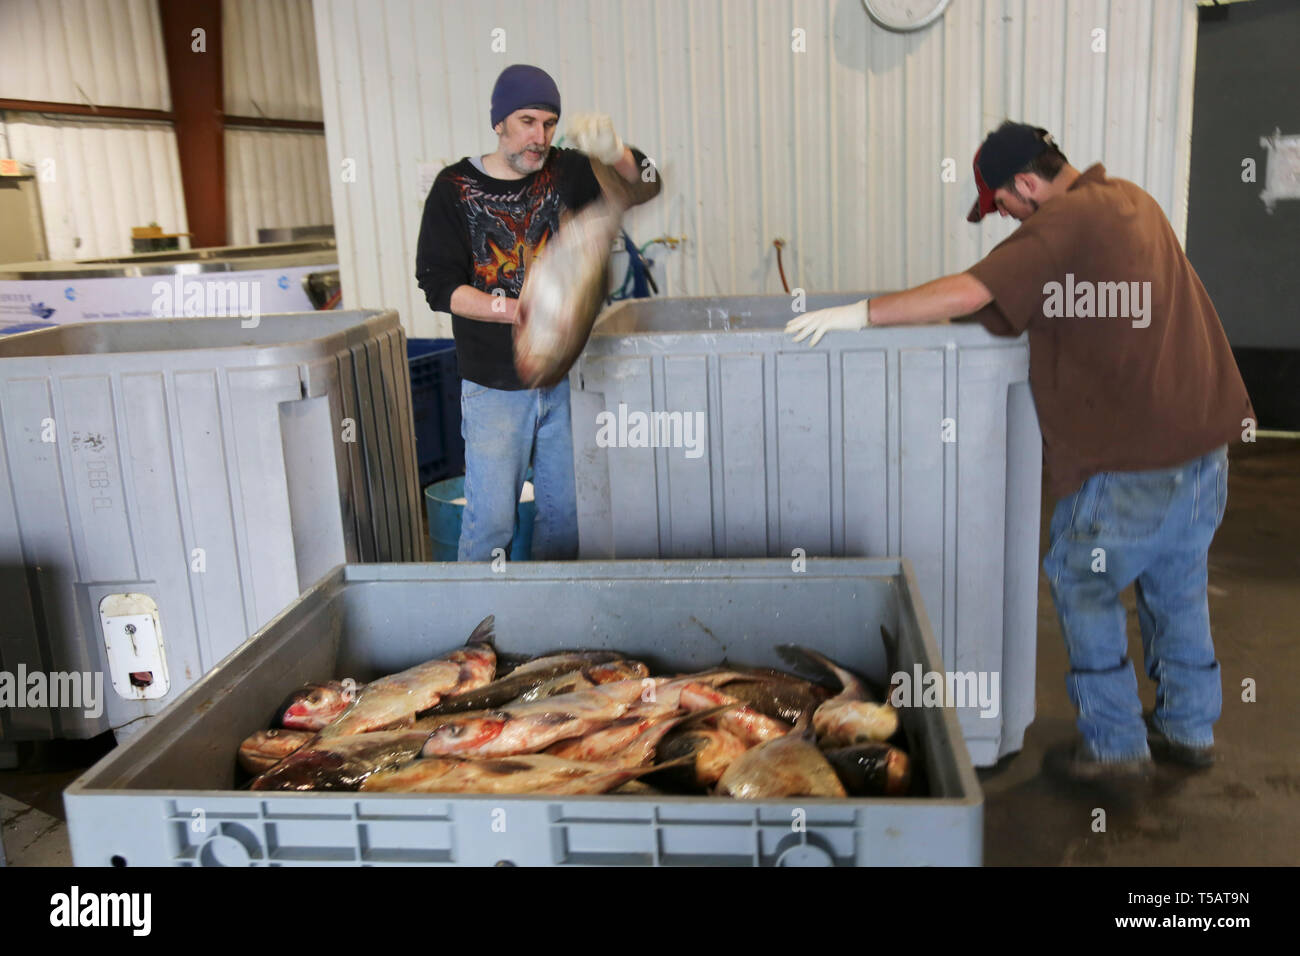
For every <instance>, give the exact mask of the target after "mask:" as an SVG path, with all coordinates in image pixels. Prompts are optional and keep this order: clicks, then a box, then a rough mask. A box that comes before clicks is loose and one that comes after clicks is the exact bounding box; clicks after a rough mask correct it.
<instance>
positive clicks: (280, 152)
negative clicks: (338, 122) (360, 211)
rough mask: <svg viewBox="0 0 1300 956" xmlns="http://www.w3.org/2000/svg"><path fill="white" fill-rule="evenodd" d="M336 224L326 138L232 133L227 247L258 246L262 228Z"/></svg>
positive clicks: (263, 131)
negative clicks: (326, 154)
mask: <svg viewBox="0 0 1300 956" xmlns="http://www.w3.org/2000/svg"><path fill="white" fill-rule="evenodd" d="M332 220H333V212H332V211H331V209H330V191H329V183H328V182H327V181H326V168H325V135H324V134H323V133H312V132H302V133H299V132H289V131H277V130H266V129H229V128H227V130H226V221H227V223H228V226H229V235H228V236H227V239H226V241H227V242H229V243H230V244H231V245H232V246H241V245H253V244H255V243H256V242H257V230H258V229H271V228H275V227H278V226H318V225H323V224H326V223H329V222H331V221H332Z"/></svg>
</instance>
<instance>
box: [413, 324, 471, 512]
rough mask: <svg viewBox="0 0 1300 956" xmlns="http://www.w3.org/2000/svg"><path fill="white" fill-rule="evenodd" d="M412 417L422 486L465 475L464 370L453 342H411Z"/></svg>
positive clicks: (419, 340)
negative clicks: (461, 392) (462, 403)
mask: <svg viewBox="0 0 1300 956" xmlns="http://www.w3.org/2000/svg"><path fill="white" fill-rule="evenodd" d="M406 359H407V362H408V364H409V365H410V367H411V416H412V418H413V419H414V421H415V455H416V458H417V460H418V461H419V465H420V487H421V488H423V487H424V486H425V485H428V484H431V483H432V482H435V481H441V480H442V479H444V478H451V477H454V476H455V475H461V474H464V473H465V440H464V439H463V438H461V435H460V371H459V369H458V367H457V365H456V343H455V341H454V340H452V339H407V340H406Z"/></svg>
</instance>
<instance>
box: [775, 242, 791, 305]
mask: <svg viewBox="0 0 1300 956" xmlns="http://www.w3.org/2000/svg"><path fill="white" fill-rule="evenodd" d="M772 245H774V246H776V267H777V269H778V270H779V271H780V273H781V285H783V286H785V291H786V292H787V293H788V292H789V291H790V283H788V282H786V281H785V265H784V263H782V262H781V250H782V249H783V248H784V247H785V240H784V239H773V240H772Z"/></svg>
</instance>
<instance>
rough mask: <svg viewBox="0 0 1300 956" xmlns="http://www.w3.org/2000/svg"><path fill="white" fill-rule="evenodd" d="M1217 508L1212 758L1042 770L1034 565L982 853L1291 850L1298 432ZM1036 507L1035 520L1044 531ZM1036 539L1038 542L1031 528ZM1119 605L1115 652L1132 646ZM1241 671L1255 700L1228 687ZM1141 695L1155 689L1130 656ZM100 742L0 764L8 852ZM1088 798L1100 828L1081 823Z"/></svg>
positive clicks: (1064, 702) (1049, 858)
mask: <svg viewBox="0 0 1300 956" xmlns="http://www.w3.org/2000/svg"><path fill="white" fill-rule="evenodd" d="M1230 457H1231V465H1230V477H1229V494H1228V510H1227V514H1226V516H1225V518H1224V523H1223V526H1222V527H1221V528H1220V530H1219V533H1218V535H1217V537H1216V538H1215V541H1214V545H1213V548H1212V549H1211V552H1210V615H1211V620H1212V623H1213V628H1214V639H1215V647H1216V650H1217V653H1218V657H1219V661H1220V665H1221V667H1222V673H1223V689H1224V706H1223V717H1222V719H1221V721H1220V722H1219V724H1218V726H1217V727H1216V730H1215V733H1216V737H1217V741H1218V751H1219V763H1218V764H1217V765H1216V766H1215V767H1214V769H1212V770H1210V771H1206V772H1202V773H1193V772H1188V771H1182V770H1177V769H1173V768H1170V767H1167V766H1161V767H1160V768H1159V772H1158V773H1157V776H1156V778H1155V780H1154V781H1152V782H1151V783H1150V784H1149V785H1148V786H1146V787H1144V788H1141V789H1138V790H1136V791H1126V790H1122V789H1120V790H1116V789H1109V788H1100V787H1081V786H1078V785H1070V784H1066V783H1064V782H1062V781H1061V780H1060V779H1059V778H1058V777H1057V776H1055V775H1054V774H1052V773H1049V772H1045V771H1044V758H1045V756H1047V755H1051V754H1054V753H1056V752H1057V751H1058V750H1059V749H1061V748H1063V747H1066V746H1068V745H1069V744H1070V743H1071V742H1072V741H1073V740H1074V738H1075V729H1074V712H1073V709H1072V707H1071V705H1070V702H1069V699H1068V698H1067V697H1066V693H1065V679H1064V675H1065V670H1066V658H1065V648H1064V643H1063V641H1062V639H1061V633H1060V627H1059V624H1058V623H1057V618H1056V609H1055V607H1054V605H1053V604H1052V599H1051V595H1050V593H1049V592H1048V588H1047V581H1046V578H1044V577H1043V576H1042V575H1041V573H1040V575H1039V585H1040V588H1039V607H1038V621H1039V631H1038V634H1039V640H1038V693H1037V718H1036V720H1035V721H1034V723H1033V725H1032V726H1031V727H1030V728H1029V731H1028V733H1027V734H1026V737H1025V747H1024V749H1023V750H1022V751H1021V752H1020V753H1018V754H1014V755H1012V756H1010V757H1007V758H1005V759H1004V760H1003V761H1002V762H1001V763H1000V764H999V765H998V766H997V767H994V768H989V769H987V770H982V771H980V773H979V776H980V781H981V784H982V786H983V788H984V794H985V810H984V819H985V829H984V859H985V863H986V864H988V865H990V866H1016V865H1040V866H1042V865H1048V866H1050V865H1063V866H1092V865H1104V866H1127V865H1135V866H1136V865H1141V866H1183V865H1209V866H1228V865H1239V866H1241V865H1244V866H1260V865H1295V864H1297V863H1300V801H1298V800H1297V798H1298V797H1300V695H1297V693H1296V690H1295V688H1296V687H1297V686H1300V642H1298V641H1297V639H1296V638H1297V636H1298V635H1300V507H1297V505H1298V504H1300V441H1288V440H1281V439H1264V438H1261V439H1260V440H1259V442H1258V443H1256V444H1255V445H1254V446H1250V445H1244V446H1237V447H1236V448H1234V449H1233V451H1232V452H1231V455H1230ZM1046 527H1047V511H1046V503H1045V506H1044V517H1043V529H1044V539H1045V538H1046ZM1043 547H1044V548H1045V547H1046V542H1045V540H1044V543H1043ZM1126 604H1127V606H1128V608H1129V610H1130V612H1131V613H1130V617H1129V638H1130V653H1131V655H1132V657H1133V659H1134V661H1137V662H1140V661H1141V660H1142V644H1141V638H1140V636H1139V634H1138V629H1137V617H1136V612H1135V611H1134V608H1133V594H1132V589H1130V590H1129V592H1128V593H1127V595H1126ZM1245 678H1252V679H1254V681H1255V683H1256V700H1255V702H1253V703H1246V702H1243V701H1242V699H1241V685H1242V680H1243V679H1245ZM1139 684H1140V685H1141V691H1142V700H1143V703H1144V704H1145V705H1146V706H1147V707H1151V706H1152V705H1153V704H1154V700H1155V690H1154V687H1152V686H1151V685H1150V684H1149V683H1148V682H1147V681H1146V678H1145V676H1144V675H1143V674H1142V671H1141V668H1140V667H1139ZM111 746H112V739H111V735H105V736H104V737H101V738H97V739H96V740H93V741H60V742H57V743H54V744H46V745H42V746H40V747H38V748H30V747H29V748H25V750H26V751H27V752H25V753H24V755H23V756H24V761H25V762H24V766H23V767H22V768H20V769H19V770H17V771H5V772H0V814H2V815H3V835H4V845H5V847H6V849H7V851H8V856H9V863H10V865H31V866H42V865H47V866H59V865H67V864H68V863H69V862H70V856H69V853H68V844H67V831H66V828H65V827H64V826H63V824H62V822H61V821H62V818H63V801H62V797H61V794H62V790H63V788H64V787H66V786H67V785H68V784H69V783H70V782H71V781H72V780H73V779H75V777H76V776H77V775H78V774H79V773H80V772H81V770H82V769H84V768H85V767H88V766H90V765H91V764H92V763H93V762H94V761H95V760H97V759H98V758H99V757H100V756H102V755H103V754H104V753H105V752H107V750H108V749H109V748H111ZM1097 809H1101V810H1104V811H1105V830H1104V832H1098V831H1096V830H1095V827H1096V826H1097V821H1098V819H1099V817H1098V814H1097V813H1096V810H1097Z"/></svg>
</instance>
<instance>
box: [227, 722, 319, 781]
mask: <svg viewBox="0 0 1300 956" xmlns="http://www.w3.org/2000/svg"><path fill="white" fill-rule="evenodd" d="M314 736H315V734H313V733H312V732H311V731H308V730H259V731H257V732H256V733H253V734H251V735H249V736H248V737H247V738H245V740H244V742H243V743H241V744H240V745H239V764H240V766H241V767H243V768H244V769H245V770H247V771H248V772H249V773H264V772H265V771H267V770H270V769H271V768H272V767H274V766H275V765H276V764H278V763H279V762H280V761H281V760H283V759H284V758H285V757H287V756H289V754H291V753H293V752H295V751H296V750H299V749H301V748H302V747H303V745H304V744H306V743H307V741H309V740H311V739H312V737H314Z"/></svg>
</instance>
